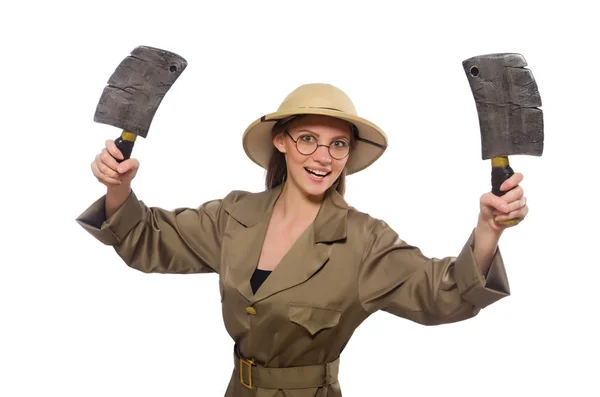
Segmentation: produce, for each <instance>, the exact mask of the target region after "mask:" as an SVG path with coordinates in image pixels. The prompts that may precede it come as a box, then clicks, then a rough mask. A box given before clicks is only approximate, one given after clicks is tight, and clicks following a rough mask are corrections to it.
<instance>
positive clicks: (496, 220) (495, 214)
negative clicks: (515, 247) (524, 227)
mask: <svg viewBox="0 0 600 397" xmlns="http://www.w3.org/2000/svg"><path fill="white" fill-rule="evenodd" d="M521 181H523V174H521V173H515V174H514V175H512V176H511V177H510V178H509V179H507V180H506V181H504V183H503V184H502V185H501V186H500V190H501V191H504V192H506V193H505V194H504V195H503V196H501V197H498V196H496V195H495V194H493V193H491V192H488V193H485V194H484V195H482V196H481V198H480V200H479V207H480V213H479V224H478V226H479V225H481V226H486V227H487V228H489V230H491V231H494V232H496V233H498V234H500V233H502V231H504V230H505V229H507V228H509V227H512V226H516V225H518V224H519V223H520V222H521V221H523V219H525V217H526V216H527V213H528V212H529V207H527V198H526V197H525V192H524V191H523V188H522V187H521V186H520V185H519V184H520V183H521ZM506 221H510V222H507V224H501V223H503V222H506Z"/></svg>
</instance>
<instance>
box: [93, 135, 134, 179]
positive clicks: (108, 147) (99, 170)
mask: <svg viewBox="0 0 600 397" xmlns="http://www.w3.org/2000/svg"><path fill="white" fill-rule="evenodd" d="M116 159H119V160H122V159H123V154H122V153H121V151H120V150H119V149H118V148H117V145H115V141H113V140H110V139H109V140H107V141H106V142H105V148H104V149H102V152H100V153H99V154H98V155H96V158H95V159H94V161H93V162H92V164H91V167H92V173H93V174H94V176H95V177H96V179H98V181H99V182H100V183H102V184H104V185H106V187H108V188H109V189H111V188H116V187H121V186H123V187H127V188H128V187H129V186H130V185H131V181H132V179H133V178H135V175H136V174H137V170H138V168H139V166H140V163H139V161H138V160H136V159H133V158H132V159H128V160H125V161H123V162H122V163H120V164H119V163H118V162H117V160H116Z"/></svg>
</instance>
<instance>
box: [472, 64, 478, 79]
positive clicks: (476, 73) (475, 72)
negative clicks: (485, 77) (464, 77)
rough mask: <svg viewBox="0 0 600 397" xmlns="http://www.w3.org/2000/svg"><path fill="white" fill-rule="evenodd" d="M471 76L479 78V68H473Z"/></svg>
mask: <svg viewBox="0 0 600 397" xmlns="http://www.w3.org/2000/svg"><path fill="white" fill-rule="evenodd" d="M471 76H473V77H477V76H479V69H478V68H477V66H473V67H471Z"/></svg>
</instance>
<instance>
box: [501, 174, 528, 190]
mask: <svg viewBox="0 0 600 397" xmlns="http://www.w3.org/2000/svg"><path fill="white" fill-rule="evenodd" d="M522 181H523V174H522V173H520V172H515V173H514V174H513V175H512V176H511V177H510V178H508V179H507V180H505V181H504V183H502V185H500V190H501V191H503V192H507V191H509V190H510V189H512V188H514V187H516V186H518V185H519V183H521V182H522Z"/></svg>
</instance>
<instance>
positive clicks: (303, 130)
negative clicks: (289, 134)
mask: <svg viewBox="0 0 600 397" xmlns="http://www.w3.org/2000/svg"><path fill="white" fill-rule="evenodd" d="M296 132H309V133H311V134H314V135H316V136H317V137H320V136H321V135H319V134H318V133H317V132H314V131H312V130H309V129H306V128H300V129H298V130H296ZM339 138H343V139H347V140H350V138H348V137H346V136H345V135H338V136H335V137H333V138H332V139H339Z"/></svg>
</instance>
